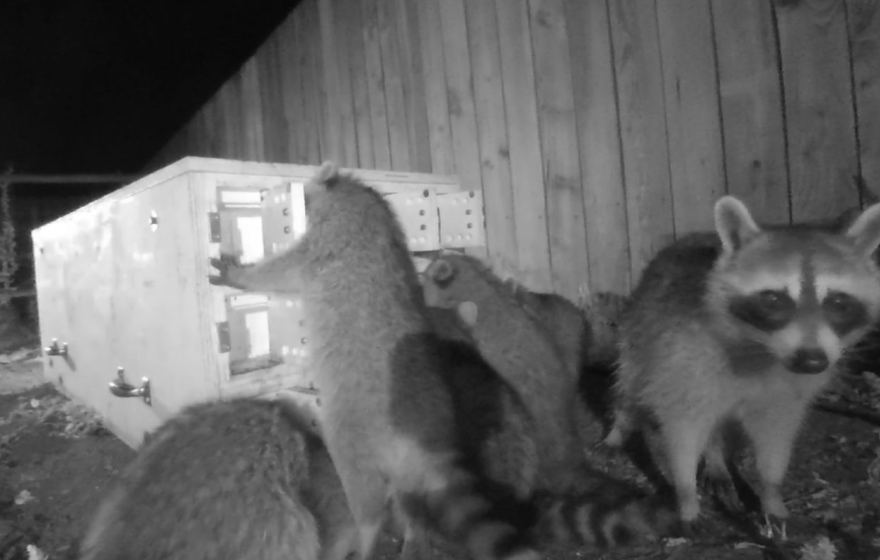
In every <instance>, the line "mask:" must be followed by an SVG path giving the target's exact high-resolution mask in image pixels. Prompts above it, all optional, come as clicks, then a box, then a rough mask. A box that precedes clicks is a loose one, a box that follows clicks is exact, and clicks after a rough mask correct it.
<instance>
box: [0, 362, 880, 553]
mask: <svg viewBox="0 0 880 560" xmlns="http://www.w3.org/2000/svg"><path fill="white" fill-rule="evenodd" d="M0 362H2V359H0ZM869 375H870V377H869V376H868V375H866V376H849V377H848V378H847V380H846V382H845V383H844V384H843V387H842V389H841V391H839V392H838V393H836V394H832V395H831V397H830V398H829V399H828V400H827V401H826V402H827V405H825V408H827V409H828V410H830V412H829V411H823V410H816V411H814V412H813V414H812V415H811V417H810V419H809V421H808V424H807V426H806V429H805V430H804V431H803V433H802V437H801V438H800V441H799V445H798V447H797V449H796V454H795V460H794V462H793V465H792V468H791V471H790V472H789V477H788V479H787V483H786V486H785V495H786V497H787V501H788V506H789V508H790V509H791V512H792V515H793V519H792V521H791V522H790V523H789V537H790V538H789V541H788V542H787V543H784V544H779V545H776V544H772V543H770V546H765V545H766V544H767V543H764V544H757V543H756V542H755V539H752V538H750V537H749V536H748V535H747V533H745V532H743V531H742V530H740V529H739V528H738V527H737V525H736V524H734V523H731V522H730V520H729V519H727V518H725V517H724V516H723V515H721V514H720V513H718V512H717V511H716V510H713V507H712V504H711V503H706V504H705V506H704V507H705V508H706V510H707V511H708V512H709V513H708V515H707V518H708V520H707V527H708V528H709V531H708V532H707V535H706V536H705V537H700V538H697V539H695V540H670V541H667V542H666V543H664V544H663V545H657V546H650V547H641V548H637V549H628V550H620V551H615V552H606V553H597V552H595V551H586V550H585V551H572V552H571V553H567V554H554V555H552V556H550V557H549V558H553V559H558V560H562V559H563V558H571V559H575V558H578V559H584V558H597V559H599V558H601V559H616V560H622V559H629V560H647V559H661V558H662V559H675V560H691V559H698V558H699V559H702V558H707V559H720V560H727V559H730V560H733V559H759V558H791V559H798V560H800V559H803V560H832V559H850V558H851V559H858V560H877V559H878V558H880V458H878V449H880V427H878V425H876V424H874V422H876V421H877V408H876V406H877V403H878V402H880V392H878V388H874V387H872V386H871V385H872V384H873V383H875V382H876V380H877V377H876V376H873V374H869ZM877 385H878V387H880V383H877ZM872 409H873V411H872ZM852 410H858V411H861V412H862V414H861V415H858V414H857V415H855V417H850V416H847V415H843V414H841V413H845V412H847V411H852ZM594 424H595V426H594V428H595V429H592V428H591V433H590V437H591V439H593V440H594V441H596V440H598V438H599V437H600V433H599V432H600V431H601V430H600V428H599V427H598V422H594ZM594 455H595V459H596V462H597V463H598V465H599V466H600V467H601V468H602V469H604V470H607V471H608V472H614V473H615V474H617V475H623V476H626V477H627V478H631V479H634V480H638V481H639V482H640V483H641V484H646V481H645V479H644V477H643V476H642V475H641V474H640V473H639V472H638V471H637V470H636V469H635V468H634V467H632V465H631V464H630V463H629V461H628V460H627V459H625V458H624V457H621V456H619V455H613V454H610V453H605V452H602V451H595V452H594ZM133 456H134V452H133V451H132V450H131V449H130V448H128V447H127V446H126V445H125V444H123V443H122V442H121V441H119V440H118V439H116V438H115V437H114V436H112V435H111V434H109V433H108V432H106V431H105V430H103V429H102V428H101V426H100V422H98V421H97V420H96V419H94V418H91V419H90V417H89V415H88V413H87V411H86V412H84V410H83V409H82V407H78V406H77V405H75V404H74V403H70V402H69V401H67V400H66V399H65V398H64V397H62V396H61V395H59V394H58V393H57V392H56V391H55V390H54V389H53V388H52V387H51V386H50V385H47V384H43V383H42V371H41V365H40V362H39V361H33V360H31V361H28V359H27V354H25V355H23V356H19V360H18V361H12V362H9V361H8V360H7V363H0V560H18V559H24V558H28V556H27V552H26V547H27V545H34V546H36V547H38V549H39V550H40V551H42V553H44V554H45V555H47V556H48V558H49V559H51V560H64V559H72V558H76V550H77V548H76V547H77V544H78V540H79V538H80V537H81V535H82V533H83V531H84V530H85V528H86V525H87V524H88V522H89V519H90V517H91V515H92V512H93V511H94V509H95V508H96V507H97V505H98V503H99V502H100V500H101V499H102V498H103V497H104V495H105V494H106V492H107V489H108V486H109V485H110V484H111V483H112V482H113V480H114V479H115V477H116V476H117V475H118V474H119V472H120V470H121V469H122V468H124V466H125V465H126V464H127V463H128V461H130V460H131V459H132V458H133ZM394 550H395V545H394V543H393V541H392V540H391V539H390V537H386V538H385V539H383V542H382V543H381V546H380V550H379V551H378V552H379V554H378V556H377V557H378V558H379V559H381V560H391V559H392V558H394V557H395V555H394Z"/></svg>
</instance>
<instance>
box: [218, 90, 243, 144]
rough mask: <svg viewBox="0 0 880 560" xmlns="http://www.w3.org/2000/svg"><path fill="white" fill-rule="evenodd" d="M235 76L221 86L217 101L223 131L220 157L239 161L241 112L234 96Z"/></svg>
mask: <svg viewBox="0 0 880 560" xmlns="http://www.w3.org/2000/svg"><path fill="white" fill-rule="evenodd" d="M237 81H238V80H237V79H236V76H233V77H231V78H230V79H229V80H227V81H226V83H225V84H223V86H221V88H220V91H219V94H218V99H219V109H220V110H219V111H218V115H219V116H220V123H219V124H220V128H221V129H222V130H223V142H222V143H221V154H222V155H221V157H224V158H233V159H234V158H237V159H241V158H242V154H241V153H240V151H239V144H240V142H239V141H238V140H239V138H241V136H242V130H241V128H240V123H241V110H240V107H239V104H238V99H237V96H236V90H237V87H236V86H237V83H236V82H237Z"/></svg>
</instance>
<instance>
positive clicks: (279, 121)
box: [256, 33, 288, 162]
mask: <svg viewBox="0 0 880 560" xmlns="http://www.w3.org/2000/svg"><path fill="white" fill-rule="evenodd" d="M280 46H281V45H280V36H279V35H278V34H277V33H275V34H273V35H272V36H271V37H269V39H268V40H267V41H266V42H265V43H264V44H263V46H262V47H260V50H259V52H257V54H256V62H257V70H258V77H259V90H260V106H261V108H262V111H261V117H262V126H263V150H264V157H265V158H266V160H267V161H271V162H284V161H286V159H287V138H288V132H287V121H286V120H285V119H284V118H282V117H283V115H284V102H283V96H284V93H283V91H282V88H283V84H282V81H281V53H280V51H279V49H280Z"/></svg>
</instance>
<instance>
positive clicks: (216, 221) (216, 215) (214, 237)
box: [208, 212, 220, 243]
mask: <svg viewBox="0 0 880 560" xmlns="http://www.w3.org/2000/svg"><path fill="white" fill-rule="evenodd" d="M208 223H209V224H210V226H211V243H220V212H208Z"/></svg>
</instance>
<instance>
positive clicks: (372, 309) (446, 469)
mask: <svg viewBox="0 0 880 560" xmlns="http://www.w3.org/2000/svg"><path fill="white" fill-rule="evenodd" d="M305 196H306V211H307V216H308V222H309V227H308V230H307V231H306V233H305V234H304V235H303V237H302V238H301V239H300V240H299V241H298V242H297V243H296V244H294V245H293V246H292V247H291V248H289V249H288V250H286V251H285V252H282V253H279V254H276V255H273V256H272V257H269V258H266V259H264V260H263V261H261V262H259V263H256V264H255V265H253V266H250V267H238V266H235V265H233V264H231V263H230V262H229V260H228V259H213V260H212V264H213V265H214V266H215V267H216V268H218V269H219V270H220V272H221V274H220V276H219V277H218V276H213V277H212V278H211V282H212V283H215V284H220V285H227V286H232V287H237V288H241V289H246V290H255V291H263V292H281V293H285V292H290V291H296V292H299V293H302V294H303V295H304V301H305V308H304V310H305V313H306V315H307V318H308V322H309V325H310V332H311V337H312V340H313V348H314V350H313V353H312V367H314V368H315V370H316V374H315V384H316V386H317V388H318V390H319V391H320V392H321V400H322V406H321V409H320V411H321V418H320V420H321V428H322V432H323V434H324V440H325V443H326V445H327V448H328V449H329V451H330V455H331V456H332V457H333V462H334V463H335V464H336V468H337V471H338V472H339V476H340V478H341V480H342V485H343V487H344V488H345V493H346V495H347V497H348V501H349V504H350V506H351V509H352V514H353V516H354V518H355V521H356V523H357V525H358V527H359V531H360V536H361V541H360V542H361V546H360V550H359V552H360V555H361V557H363V558H366V557H368V556H369V555H370V552H371V551H372V549H373V546H374V544H375V541H376V537H377V535H378V533H379V531H380V529H381V528H382V527H383V526H384V525H385V522H386V521H387V519H388V517H389V515H390V513H391V511H390V508H389V504H390V503H391V502H393V503H394V504H396V506H397V507H398V508H399V511H400V512H402V514H403V515H404V517H406V519H407V523H412V524H414V525H417V526H426V527H431V528H434V529H436V530H437V531H439V532H440V533H441V534H443V535H444V536H446V537H447V538H450V539H451V540H453V541H458V542H461V543H463V544H464V548H465V549H466V550H467V551H468V552H469V553H470V555H471V556H473V557H474V558H476V559H477V560H495V559H497V558H523V559H525V558H537V552H536V551H535V550H534V549H533V548H532V547H531V546H530V545H529V543H528V542H527V539H526V538H525V535H523V534H522V532H520V531H517V530H516V529H515V528H514V526H513V525H512V524H510V523H509V522H507V521H506V520H503V519H502V517H503V516H502V513H503V512H499V511H498V509H497V508H493V507H492V506H493V503H492V501H491V500H490V499H489V498H488V497H487V496H486V495H485V493H483V492H481V491H480V489H479V486H478V482H479V480H478V478H477V477H476V476H475V475H474V473H473V472H471V471H470V470H469V469H467V467H466V464H465V459H466V457H465V456H464V454H463V453H462V449H461V446H460V442H459V440H458V436H459V434H458V432H457V426H456V417H455V413H454V408H453V402H452V397H451V395H450V392H449V390H448V387H446V386H445V384H444V383H445V382H444V380H443V371H442V367H443V366H442V361H441V360H442V356H441V348H440V345H439V344H438V337H437V336H436V335H435V334H434V333H433V332H432V329H431V326H430V324H429V321H428V318H427V315H426V313H427V312H426V307H425V302H424V299H423V297H422V291H421V286H420V284H419V279H418V275H417V273H416V270H415V266H414V264H413V262H412V260H411V258H410V254H409V251H408V248H407V243H406V238H405V237H404V234H403V231H402V228H401V226H400V223H399V221H398V218H397V216H396V214H395V213H394V211H393V210H392V208H391V206H390V205H389V203H388V202H387V201H386V200H385V199H384V198H383V197H382V196H381V194H379V193H378V192H377V191H376V190H374V189H372V188H370V187H368V186H367V185H366V184H364V183H363V182H362V181H360V180H358V179H357V178H355V177H353V176H351V175H349V174H344V173H340V172H339V170H338V169H337V167H336V166H335V165H334V164H332V163H329V162H328V163H325V164H324V165H323V166H322V167H321V169H320V171H319V172H318V173H317V174H316V176H315V177H314V178H313V179H312V180H310V181H309V182H308V183H307V184H306V186H305Z"/></svg>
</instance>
